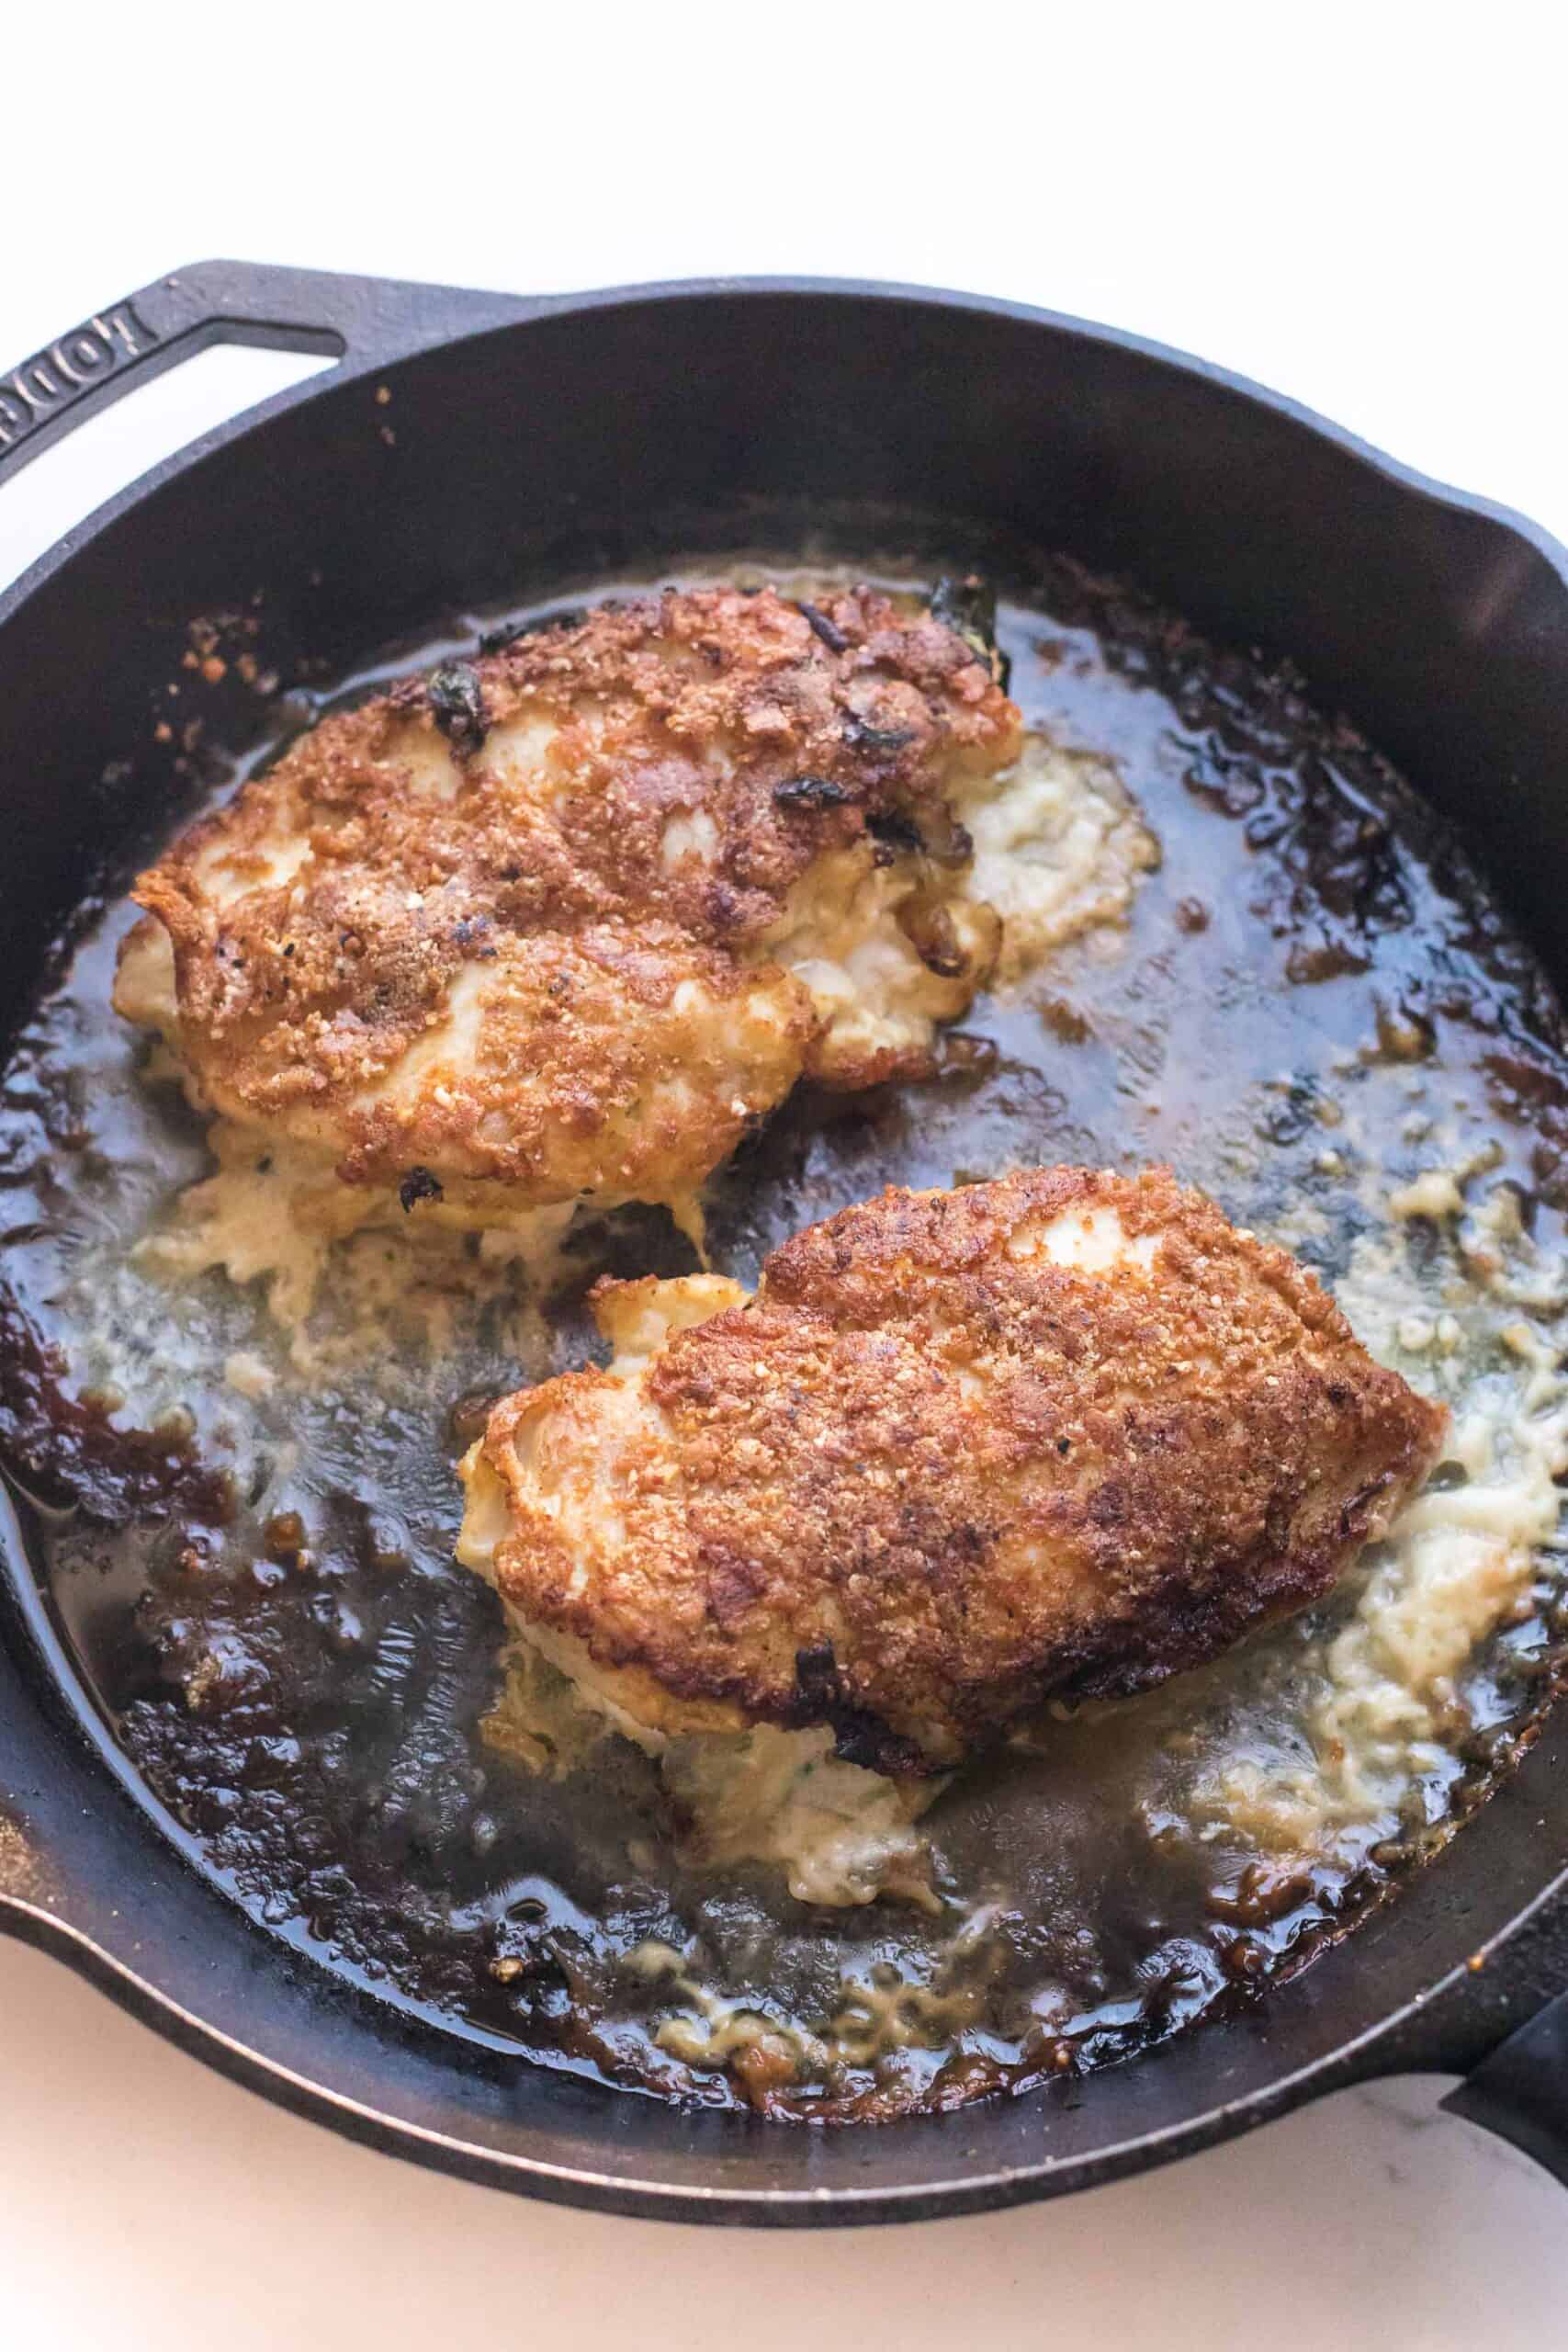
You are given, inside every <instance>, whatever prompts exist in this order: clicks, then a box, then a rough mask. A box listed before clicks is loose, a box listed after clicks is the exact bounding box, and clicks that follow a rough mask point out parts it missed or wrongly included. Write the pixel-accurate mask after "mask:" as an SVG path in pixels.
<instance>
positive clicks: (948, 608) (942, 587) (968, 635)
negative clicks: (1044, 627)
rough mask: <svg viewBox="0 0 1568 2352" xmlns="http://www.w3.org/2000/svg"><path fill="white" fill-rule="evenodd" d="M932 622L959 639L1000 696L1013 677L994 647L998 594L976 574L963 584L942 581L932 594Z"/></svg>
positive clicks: (1010, 667)
mask: <svg viewBox="0 0 1568 2352" xmlns="http://www.w3.org/2000/svg"><path fill="white" fill-rule="evenodd" d="M931 618H932V620H936V621H941V622H942V626H943V628H950V629H952V630H953V634H954V636H956V637H961V638H962V639H964V643H965V645H970V646H973V647H974V649H975V651H976V653H977V654H978V655H979V656H980V658H981V660H982V661H983V662H985V663H986V665H987V668H988V669H989V671H990V673H991V675H992V677H993V678H995V680H996V682H997V684H998V686H1000V688H1001V690H1002V692H1003V694H1006V692H1007V690H1008V684H1009V681H1010V678H1011V676H1012V663H1011V662H1010V661H1009V659H1008V657H1007V655H1006V654H1005V653H1002V652H1000V651H998V647H997V592H996V589H995V587H994V585H993V584H992V582H990V581H988V580H983V579H982V578H981V577H980V574H979V573H978V572H977V571H970V572H966V573H965V574H964V578H963V579H962V580H958V579H953V578H943V579H941V580H939V581H938V582H937V583H936V586H935V587H934V588H933V589H932V590H931Z"/></svg>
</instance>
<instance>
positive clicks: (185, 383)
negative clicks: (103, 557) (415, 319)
mask: <svg viewBox="0 0 1568 2352" xmlns="http://www.w3.org/2000/svg"><path fill="white" fill-rule="evenodd" d="M335 365H336V362H335V360H334V359H333V357H331V356H326V355H323V354H321V353H319V352H312V353H304V352H298V351H270V350H265V349H261V348H258V347H257V346H255V345H239V344H215V345H212V346H211V347H210V348H209V349H208V350H206V351H198V352H196V353H194V354H193V355H192V356H191V357H189V358H188V359H186V360H184V361H182V362H181V364H180V365H179V366H178V367H176V368H169V369H168V370H167V372H166V373H164V375H161V376H154V377H152V379H150V380H149V381H148V382H146V383H143V384H138V385H136V386H135V387H134V388H133V389H131V390H127V391H126V392H125V394H124V395H123V397H122V398H121V399H119V400H118V401H115V402H114V403H113V405H112V406H110V407H108V408H106V409H103V410H101V411H100V412H99V413H98V414H97V415H96V416H90V417H87V418H86V419H85V420H84V422H83V423H82V424H78V425H76V426H75V427H73V430H72V431H71V432H69V433H68V434H67V435H65V437H64V439H63V440H61V441H57V442H55V443H54V444H53V446H52V447H50V448H47V449H41V450H40V451H39V454H38V456H37V457H36V458H33V460H32V462H31V463H30V464H29V465H27V466H24V467H23V468H22V469H21V471H20V472H19V473H18V474H17V476H16V478H15V480H14V481H7V482H6V483H5V484H4V486H3V487H0V588H6V587H8V586H9V585H10V583H11V582H12V581H13V580H15V579H16V578H17V576H18V574H19V573H21V572H23V571H26V570H27V568H28V564H30V563H33V562H36V560H38V558H39V556H40V555H42V554H44V553H45V552H46V550H47V549H48V548H51V547H52V546H53V545H54V543H55V541H56V540H57V539H59V538H62V537H63V536H64V534H65V533H66V532H67V531H69V530H71V529H72V528H73V526H75V525H76V524H78V523H80V522H82V521H84V520H85V517H86V516H87V515H91V514H92V513H93V512H94V511H95V509H96V508H97V507H99V506H101V505H102V504H103V503H104V501H105V499H107V498H112V497H113V495H114V493H115V492H117V491H119V490H123V489H124V488H125V487H126V486H127V484H128V483H130V482H132V481H136V480H137V479H138V478H139V477H140V476H141V475H142V474H144V473H145V472H146V471H147V469H148V468H149V467H150V466H155V465H158V464H160V463H161V462H162V460H163V459H164V458H170V457H173V456H174V455H175V451H176V450H179V449H183V448H185V447H186V445H187V444H188V443H190V442H192V441H194V440H196V439H197V438H198V436H199V435H202V434H203V433H209V432H210V431H211V429H212V427H213V426H214V425H216V424H225V423H227V421H228V419H229V418H230V417H231V416H238V415H239V413H241V411H242V410H243V409H247V408H253V407H254V405H255V404H256V402H257V401H265V400H270V399H271V397H272V395H273V394H274V393H275V392H281V391H286V390H288V387H289V385H291V384H298V383H302V382H303V381H304V379H305V378H306V377H307V376H315V375H319V374H320V373H321V370H322V369H323V368H331V367H333V366H335Z"/></svg>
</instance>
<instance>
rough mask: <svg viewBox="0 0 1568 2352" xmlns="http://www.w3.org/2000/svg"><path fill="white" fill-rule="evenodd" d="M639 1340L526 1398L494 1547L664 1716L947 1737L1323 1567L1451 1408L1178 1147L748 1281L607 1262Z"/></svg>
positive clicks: (512, 1584)
mask: <svg viewBox="0 0 1568 2352" xmlns="http://www.w3.org/2000/svg"><path fill="white" fill-rule="evenodd" d="M596 1306H597V1312H598V1315H599V1319H600V1324H601V1328H602V1329H603V1330H604V1334H605V1336H606V1338H607V1339H609V1340H611V1341H612V1343H613V1344H614V1346H615V1350H616V1354H615V1361H614V1362H613V1363H611V1364H610V1365H609V1366H608V1368H607V1369H605V1370H602V1371H600V1370H591V1371H584V1372H577V1373H571V1374H567V1375H565V1376H564V1377H561V1378H558V1379H555V1380H551V1381H549V1382H547V1383H546V1384H545V1385H542V1386H540V1387H537V1388H534V1389H530V1390H525V1391H523V1392H521V1393H519V1394H518V1395H516V1396H513V1397H507V1398H506V1399H505V1400H504V1401H503V1402H502V1404H500V1405H499V1406H497V1408H495V1410H494V1412H493V1413H492V1414H491V1419H490V1423H489V1427H488V1429H487V1431H486V1433H485V1435H484V1437H483V1438H482V1440H481V1441H480V1442H479V1443H478V1444H477V1445H476V1446H475V1447H474V1448H473V1449H472V1450H471V1451H470V1453H468V1456H467V1458H466V1460H465V1462H464V1464H463V1465H462V1467H463V1476H464V1479H465V1481H466V1485H467V1510H466V1514H465V1518H464V1521H463V1529H462V1535H461V1539H460V1542H459V1545H458V1557H459V1558H460V1559H461V1560H462V1561H464V1562H465V1563H466V1564H467V1565H468V1566H471V1567H474V1568H477V1569H478V1570H479V1571H480V1572H481V1573H482V1574H484V1575H486V1576H487V1577H490V1578H491V1579H492V1580H493V1582H494V1584H495V1585H496V1587H497V1589H498V1590H499V1591H500V1593H501V1594H502V1598H503V1600H504V1601H505V1602H506V1604H507V1608H508V1611H509V1612H510V1614H511V1618H512V1621H513V1625H514V1626H515V1627H516V1628H517V1629H518V1630H519V1631H520V1632H521V1634H523V1635H524V1636H525V1638H526V1639H527V1640H529V1641H531V1642H532V1643H534V1644H535V1645H537V1646H538V1647H539V1648H540V1649H541V1650H542V1651H543V1652H544V1654H545V1655H546V1656H547V1657H548V1658H549V1660H550V1661H551V1663H552V1664H553V1665H555V1666H557V1667H558V1668H560V1669H561V1670H562V1671H564V1672H567V1673H568V1674H570V1675H571V1676H573V1677H574V1678H575V1679H576V1682H577V1685H578V1687H579V1689H580V1691H582V1692H584V1693H585V1694H586V1695H588V1696H589V1697H590V1699H591V1700H592V1703H594V1704H596V1705H598V1706H599V1707H600V1708H601V1709H602V1710H604V1711H605V1712H608V1713H610V1714H611V1715H612V1718H613V1719H615V1720H618V1721H619V1723H620V1725H621V1727H622V1728H623V1729H626V1730H629V1731H630V1733H631V1735H632V1736H634V1737H642V1738H643V1739H644V1742H645V1744H648V1742H649V1739H650V1737H651V1738H653V1739H658V1738H661V1737H663V1736H669V1735H671V1734H674V1733H682V1732H692V1731H696V1732H708V1731H734V1730H737V1729H739V1728H741V1727H743V1726H746V1725H750V1724H773V1725H783V1726H797V1727H798V1726H807V1725H820V1724H825V1725H828V1726H829V1727H830V1728H831V1731H832V1733H833V1735H834V1739H835V1744H836V1749H837V1753H838V1754H839V1756H840V1757H841V1758H849V1759H851V1760H852V1761H854V1762H857V1763H861V1764H866V1765H871V1766H873V1767H874V1768H875V1769H877V1770H883V1771H892V1772H896V1773H898V1772H907V1773H925V1772H930V1771H932V1770H941V1769H943V1768H945V1767H946V1766H948V1765H950V1764H951V1763H952V1762H953V1761H954V1760H955V1759H956V1758H958V1757H959V1756H961V1755H962V1754H963V1753H964V1750H965V1749H967V1748H968V1747H972V1746H973V1745H975V1744H976V1743H977V1742H979V1741H982V1740H983V1739H985V1738H986V1737H987V1736H989V1735H993V1734H995V1733H997V1732H998V1731H999V1730H1001V1729H1002V1728H1003V1727H1005V1726H1006V1725H1007V1724H1009V1723H1010V1721H1011V1720H1013V1719H1014V1718H1015V1717H1017V1716H1018V1715H1019V1714H1020V1713H1022V1712H1023V1711H1025V1710H1026V1709H1029V1708H1031V1707H1033V1706H1035V1705H1036V1704H1037V1703H1038V1702H1041V1701H1042V1700H1043V1699H1044V1698H1046V1697H1048V1696H1050V1695H1053V1694H1056V1695H1061V1696H1070V1697H1075V1698H1085V1697H1106V1696H1119V1695H1122V1694H1126V1693H1130V1692H1133V1691H1139V1690H1142V1689H1144V1688H1145V1687H1146V1686H1147V1685H1150V1684H1153V1683H1156V1682H1159V1681H1161V1680H1163V1679H1165V1678H1166V1677H1167V1676H1168V1675H1171V1674H1173V1673H1175V1672H1177V1671H1178V1670H1179V1669H1180V1668H1186V1667H1191V1666H1196V1665H1198V1664H1200V1663H1201V1662H1202V1661H1204V1660H1205V1659H1208V1658H1212V1657H1214V1656H1215V1655H1216V1654H1217V1653H1218V1652H1219V1651H1221V1650H1223V1649H1224V1648H1225V1647H1226V1646H1227V1645H1229V1644H1231V1643H1233V1642H1235V1640H1237V1639H1238V1638H1239V1637H1240V1635H1242V1634H1245V1633H1247V1631H1248V1630H1249V1629H1250V1628H1252V1627H1253V1626H1255V1625H1257V1624H1258V1623H1260V1622H1262V1621H1264V1620H1266V1619H1269V1618H1271V1617H1275V1616H1278V1615H1280V1614H1282V1613H1284V1612H1287V1611H1292V1610H1295V1609H1299V1608H1301V1607H1302V1606H1303V1604H1304V1603H1305V1602H1308V1601H1310V1600H1314V1599H1315V1598H1317V1597H1318V1596H1319V1595H1321V1594H1322V1593H1324V1592H1325V1591H1326V1590H1327V1589H1328V1588H1329V1587H1330V1586H1331V1585H1332V1584H1333V1583H1334V1582H1335V1580H1336V1579H1337V1577H1339V1576H1340V1575H1341V1573H1342V1572H1343V1571H1344V1569H1345V1568H1346V1567H1347V1566H1348V1565H1349V1563H1350V1561H1351V1560H1352V1559H1353V1558H1354V1556H1355V1555H1356V1553H1357V1552H1358V1550H1359V1548H1360V1547H1361V1545H1363V1544H1366V1543H1368V1542H1369V1541H1371V1539H1373V1538H1374V1537H1376V1536H1378V1535H1379V1534H1381V1533H1382V1531H1383V1530H1384V1529H1385V1528H1386V1527H1387V1526H1388V1524H1389V1522H1390V1521H1391V1520H1392V1518H1393V1516H1394V1514H1395V1513H1396V1512H1397V1510H1399V1509H1400V1507H1401V1505H1402V1504H1403V1503H1404V1500H1405V1498H1407V1497H1408V1495H1409V1494H1410V1493H1411V1491H1412V1489H1413V1488H1414V1487H1416V1485H1417V1484H1418V1483H1419V1482H1420V1481H1421V1480H1422V1478H1423V1477H1424V1476H1426V1474H1427V1471H1428V1470H1429V1468H1430V1467H1431V1466H1432V1464H1433V1463H1434V1461H1435V1460H1436V1458H1437V1454H1438V1448H1439V1446H1440V1444H1441V1442H1442V1438H1443V1433H1444V1430H1445V1427H1446V1415H1445V1413H1444V1411H1443V1410H1442V1408H1439V1407H1438V1406H1436V1405H1433V1404H1429V1403H1427V1401H1426V1400H1424V1399H1423V1398H1422V1397H1418V1396H1417V1395H1416V1394H1415V1393H1414V1391H1413V1390H1412V1389H1410V1388H1409V1387H1408V1386H1407V1385H1406V1384H1405V1383H1404V1381H1403V1380H1402V1379H1401V1378H1400V1377H1399V1376H1398V1374H1395V1373H1393V1372H1390V1371H1387V1370H1385V1369H1384V1368H1383V1367H1382V1366H1381V1365H1379V1364H1377V1363H1374V1362H1373V1361H1372V1359H1371V1357H1370V1356H1369V1355H1368V1354H1367V1353H1366V1351H1364V1350H1363V1349H1362V1348H1361V1347H1360V1346H1359V1344H1358V1342H1357V1340H1356V1339H1355V1337H1354V1334H1353V1333H1352V1332H1351V1330H1350V1329H1349V1327H1348V1324H1347V1323H1346V1321H1345V1318H1344V1317H1343V1316H1342V1315H1341V1314H1340V1312H1339V1310H1338V1309H1337V1306H1335V1305H1334V1303H1333V1301H1332V1299H1330V1298H1329V1297H1328V1296H1327V1295H1326V1294H1325V1292H1324V1291H1323V1290H1321V1289H1320V1288H1319V1286H1318V1284H1317V1283H1316V1282H1315V1281H1314V1278H1313V1277H1312V1275H1311V1274H1309V1273H1308V1272H1305V1271H1304V1270H1303V1268H1302V1267H1300V1266H1298V1265H1297V1264H1296V1263H1295V1261H1293V1260H1292V1258H1290V1257H1289V1256H1287V1255H1286V1253H1285V1252H1284V1251H1283V1250H1278V1249H1273V1248H1270V1247H1269V1246H1267V1245H1266V1244H1264V1243H1263V1242H1261V1241H1258V1239H1256V1238H1254V1236H1252V1235H1251V1234H1249V1233H1245V1232H1240V1231H1238V1230H1237V1229H1236V1228H1235V1227H1233V1226H1232V1225H1230V1224H1229V1223H1228V1222H1227V1220H1226V1219H1225V1217H1224V1216H1223V1215H1222V1213H1221V1211H1220V1210H1219V1209H1218V1208H1216V1207H1215V1205H1214V1204H1213V1202H1212V1201H1210V1200H1208V1199H1206V1198H1205V1197H1204V1196H1203V1195H1202V1194H1201V1193H1195V1192H1191V1191H1189V1190H1186V1189H1184V1188H1183V1187H1182V1186H1180V1185H1179V1184H1178V1183H1177V1182H1176V1181H1175V1180H1174V1178H1173V1177H1172V1176H1171V1175H1170V1174H1169V1172H1168V1170H1151V1171H1149V1172H1147V1173H1145V1174H1143V1175H1139V1176H1122V1175H1116V1174H1111V1173H1107V1172H1104V1171H1096V1170H1085V1169H1072V1168H1058V1169H1049V1170H1034V1171H1031V1172H1027V1173H1023V1174H1019V1175H1013V1176H1009V1177H1006V1178H1004V1179H1002V1180H1001V1181H1000V1182H995V1183H988V1184H976V1185H973V1186H970V1187H968V1188H966V1189H964V1190H960V1191H957V1192H952V1193H908V1192H897V1191H889V1192H886V1193H884V1194H883V1195H882V1196H881V1197H880V1199H877V1200H874V1201H870V1202H867V1203H865V1204H862V1205H860V1206H858V1207H854V1208H850V1209H846V1210H844V1211H843V1212H841V1214H840V1215H839V1216H834V1217H831V1218H829V1220H828V1221H827V1222H826V1223H825V1224H823V1225H820V1226H817V1227H812V1228H811V1229H810V1230H808V1231H807V1232H805V1233H802V1234H800V1235H799V1236H797V1238H795V1240H793V1241H791V1242H789V1243H787V1244H786V1245H785V1246H784V1248H783V1249H781V1250H776V1251H775V1252H774V1253H773V1256H772V1257H771V1258H770V1259H769V1260H768V1261H767V1263H766V1265H765V1266H764V1268H763V1271H762V1276H761V1283H760V1284H759V1287H758V1290H757V1293H756V1295H755V1296H754V1297H753V1298H751V1299H750V1300H748V1299H747V1298H746V1297H745V1296H744V1295H743V1294H742V1293H741V1292H740V1290H739V1288H738V1286H737V1285H736V1284H735V1283H729V1282H726V1281H723V1280H721V1279H719V1278H717V1277H714V1276H703V1277H694V1278H691V1279H688V1280H686V1281H682V1282H673V1283H660V1282H654V1281H645V1282H637V1283H606V1284H602V1285H601V1286H600V1289H599V1292H598V1294H597V1298H596Z"/></svg>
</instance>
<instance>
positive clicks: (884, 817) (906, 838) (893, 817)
mask: <svg viewBox="0 0 1568 2352" xmlns="http://www.w3.org/2000/svg"><path fill="white" fill-rule="evenodd" d="M865 829H866V831H867V832H868V833H869V834H870V835H871V838H872V840H873V841H874V842H875V843H876V845H877V848H878V849H879V850H885V851H886V856H885V857H880V858H879V859H878V861H877V863H878V864H879V865H888V864H890V863H891V861H892V860H893V858H894V857H895V856H896V855H897V853H898V852H899V851H900V850H908V851H909V852H911V853H913V854H916V855H919V852H920V851H921V850H923V849H924V847H925V845H926V837H925V835H924V833H922V832H921V831H920V829H919V825H917V824H916V822H915V820H914V819H913V818H912V817H906V816H905V814H904V812H903V810H902V809H883V810H881V811H880V812H879V814H878V815H876V816H874V817H868V818H867V819H866V820H865Z"/></svg>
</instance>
